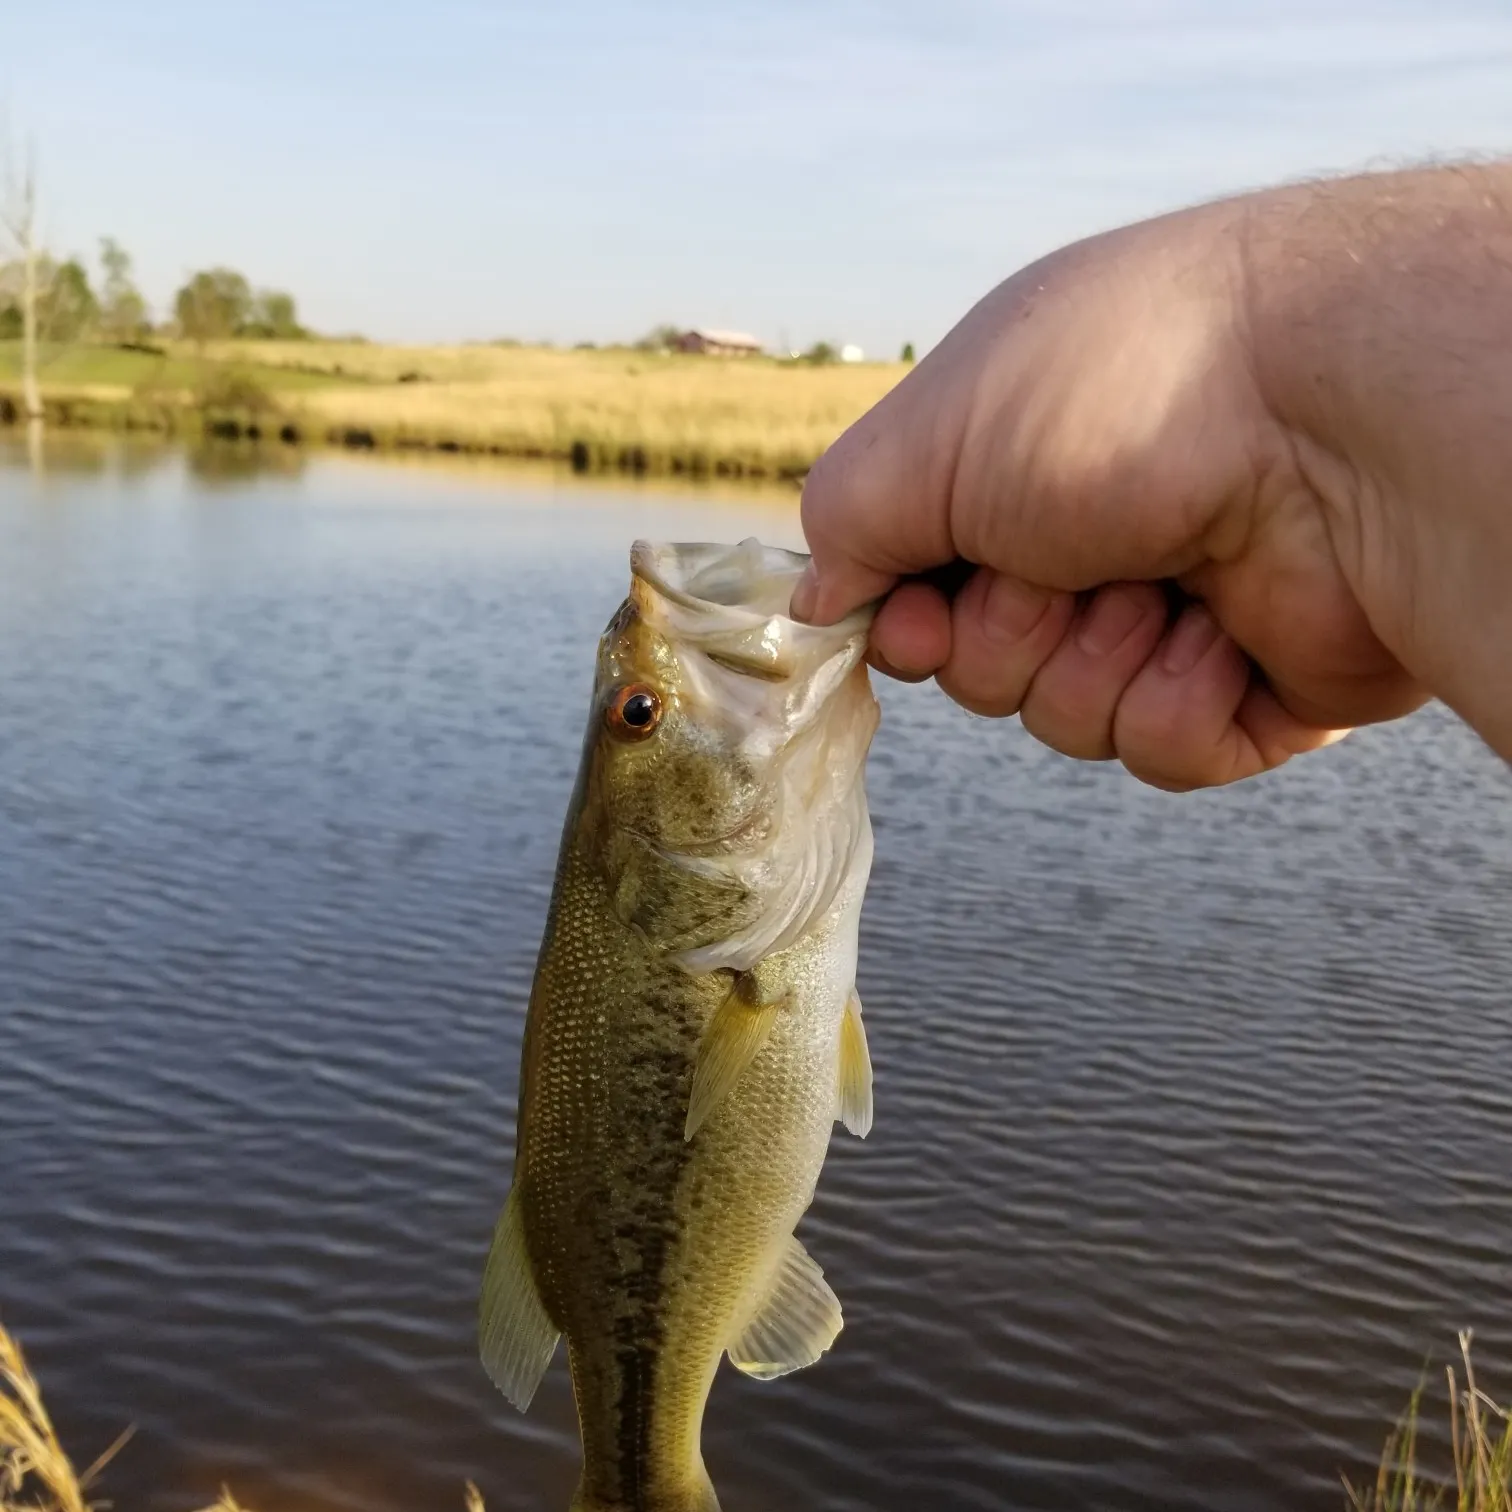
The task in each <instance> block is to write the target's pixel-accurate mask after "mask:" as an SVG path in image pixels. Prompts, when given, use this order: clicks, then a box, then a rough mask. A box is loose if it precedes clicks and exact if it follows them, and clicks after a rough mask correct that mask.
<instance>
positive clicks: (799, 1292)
mask: <svg viewBox="0 0 1512 1512" xmlns="http://www.w3.org/2000/svg"><path fill="white" fill-rule="evenodd" d="M840 1326H841V1317H840V1299H839V1298H838V1297H837V1296H836V1295H835V1294H834V1292H832V1291H831V1290H830V1288H829V1283H828V1282H827V1281H825V1279H824V1272H823V1271H822V1270H820V1269H819V1267H818V1266H817V1265H816V1264H815V1263H814V1260H813V1257H812V1256H811V1255H810V1254H809V1252H808V1251H807V1250H806V1249H804V1247H803V1246H802V1245H801V1244H799V1242H798V1241H797V1239H795V1238H793V1237H791V1236H789V1238H788V1240H787V1243H786V1247H785V1248H784V1249H783V1252H782V1259H781V1260H780V1261H779V1262H778V1264H777V1270H776V1273H775V1274H774V1275H773V1277H772V1281H771V1285H770V1287H769V1289H768V1291H767V1294H766V1296H765V1297H763V1298H762V1300H761V1302H760V1304H759V1305H758V1307H757V1308H756V1311H755V1312H754V1313H753V1314H752V1315H751V1319H750V1321H749V1322H748V1323H747V1324H746V1326H745V1327H744V1328H743V1329H742V1330H741V1331H740V1337H739V1338H737V1339H736V1340H735V1342H734V1343H733V1344H731V1345H730V1348H729V1351H728V1352H729V1356H730V1363H731V1364H732V1365H733V1366H734V1367H735V1368H736V1369H737V1370H743V1371H744V1372H745V1373H746V1374H747V1375H748V1376H755V1377H756V1379H757V1380H759V1381H771V1380H775V1379H776V1378H777V1377H778V1376H783V1375H787V1373H788V1372H789V1371H791V1370H802V1369H803V1367H804V1366H805V1365H812V1364H813V1363H814V1361H815V1360H817V1359H818V1358H819V1356H820V1355H822V1354H823V1353H824V1351H825V1350H826V1349H828V1348H829V1347H830V1345H831V1344H833V1343H834V1342H835V1336H836V1334H838V1333H839V1332H840Z"/></svg>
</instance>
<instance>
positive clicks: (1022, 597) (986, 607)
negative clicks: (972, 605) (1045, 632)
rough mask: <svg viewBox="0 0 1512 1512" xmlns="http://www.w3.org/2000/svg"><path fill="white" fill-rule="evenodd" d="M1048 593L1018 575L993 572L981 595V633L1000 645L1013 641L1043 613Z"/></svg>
mask: <svg viewBox="0 0 1512 1512" xmlns="http://www.w3.org/2000/svg"><path fill="white" fill-rule="evenodd" d="M1050 599H1051V595H1050V594H1049V593H1047V592H1046V591H1045V590H1044V589H1043V588H1036V587H1034V586H1033V584H1031V583H1025V582H1022V581H1020V580H1019V579H1018V578H1011V577H1004V576H1003V575H1002V573H1000V572H995V573H993V574H992V580H991V582H989V583H988V584H987V592H986V594H985V596H984V597H983V599H982V636H983V638H984V639H985V640H989V641H995V642H997V643H998V644H999V645H1015V644H1017V643H1018V642H1019V641H1021V640H1023V638H1024V637H1025V636H1026V635H1028V633H1029V632H1030V631H1031V630H1032V629H1034V627H1035V626H1036V625H1037V624H1039V622H1040V621H1041V620H1042V619H1043V618H1044V617H1045V610H1046V608H1048V607H1049V604H1050Z"/></svg>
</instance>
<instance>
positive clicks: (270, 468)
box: [0, 426, 309, 488]
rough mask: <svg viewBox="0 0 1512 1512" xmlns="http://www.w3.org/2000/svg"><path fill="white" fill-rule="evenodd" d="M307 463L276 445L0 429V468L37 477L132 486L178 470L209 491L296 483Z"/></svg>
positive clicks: (296, 450)
mask: <svg viewBox="0 0 1512 1512" xmlns="http://www.w3.org/2000/svg"><path fill="white" fill-rule="evenodd" d="M308 460H309V454H308V453H307V452H305V451H304V450H303V449H302V448H300V447H297V446H285V445H283V444H282V443H281V442H265V441H263V442H259V441H227V440H217V439H215V438H205V439H203V440H199V441H195V442H194V443H193V444H191V445H188V446H175V445H173V444H171V443H170V442H168V441H167V440H165V439H164V438H163V437H161V436H156V435H153V434H151V433H144V432H140V431H127V432H111V431H91V430H59V429H57V428H56V427H52V428H49V429H47V430H45V431H44V430H43V429H42V427H40V426H38V427H36V428H35V430H34V431H28V430H26V429H23V428H21V427H9V428H6V427H0V466H4V467H9V468H14V467H18V466H22V465H25V466H27V467H29V468H30V470H31V471H32V473H33V474H34V475H39V476H42V477H47V476H54V475H58V476H63V477H113V478H116V479H119V480H121V481H131V480H133V479H139V478H145V477H148V476H151V475H152V474H154V473H159V472H163V471H168V470H171V469H173V468H175V467H177V466H178V465H180V464H182V465H183V466H184V467H185V468H187V470H188V472H189V474H190V475H191V476H192V477H194V478H196V479H197V480H199V481H200V482H202V483H204V484H205V485H206V486H207V487H211V488H213V487H214V486H215V485H216V484H217V483H222V482H243V481H245V480H247V479H250V478H259V477H263V476H271V477H277V478H289V479H295V478H298V477H299V476H300V474H301V473H303V471H304V469H305V466H306V464H307V462H308Z"/></svg>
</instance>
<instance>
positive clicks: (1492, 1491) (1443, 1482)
mask: <svg viewBox="0 0 1512 1512" xmlns="http://www.w3.org/2000/svg"><path fill="white" fill-rule="evenodd" d="M1459 1345H1460V1359H1461V1361H1462V1362H1463V1368H1464V1382H1463V1385H1462V1384H1461V1381H1460V1377H1459V1374H1458V1372H1457V1371H1456V1370H1455V1368H1454V1366H1452V1365H1449V1366H1446V1367H1445V1370H1444V1373H1445V1375H1446V1376H1447V1378H1448V1383H1449V1441H1450V1458H1451V1460H1452V1466H1451V1469H1452V1477H1451V1475H1450V1474H1449V1473H1444V1474H1438V1475H1435V1474H1432V1473H1424V1472H1423V1470H1422V1469H1421V1468H1420V1466H1419V1462H1418V1426H1419V1423H1420V1421H1421V1417H1420V1413H1421V1408H1422V1399H1423V1388H1422V1387H1421V1386H1419V1387H1418V1389H1417V1391H1415V1392H1414V1393H1413V1396H1412V1400H1411V1402H1409V1403H1408V1406H1407V1411H1406V1412H1404V1413H1403V1414H1402V1417H1401V1419H1400V1420H1399V1421H1398V1423H1397V1425H1396V1427H1395V1428H1393V1429H1392V1431H1391V1433H1390V1434H1389V1435H1388V1436H1387V1439H1386V1447H1385V1449H1384V1450H1383V1452H1382V1454H1381V1464H1380V1469H1379V1470H1378V1471H1377V1472H1376V1478H1375V1480H1374V1482H1373V1483H1371V1484H1370V1485H1368V1486H1363V1487H1361V1486H1351V1485H1349V1484H1348V1483H1347V1482H1346V1484H1345V1490H1346V1492H1347V1493H1348V1497H1349V1506H1350V1509H1351V1512H1448V1509H1452V1512H1512V1419H1509V1417H1508V1413H1507V1410H1506V1409H1505V1408H1503V1407H1498V1406H1497V1404H1496V1403H1495V1402H1493V1401H1492V1400H1491V1398H1490V1397H1489V1396H1487V1395H1486V1393H1485V1392H1484V1391H1482V1390H1481V1389H1480V1387H1479V1386H1477V1385H1476V1383H1475V1367H1474V1365H1473V1364H1472V1363H1471V1360H1470V1332H1469V1330H1468V1329H1467V1330H1466V1331H1465V1332H1463V1333H1461V1334H1460V1336H1459Z"/></svg>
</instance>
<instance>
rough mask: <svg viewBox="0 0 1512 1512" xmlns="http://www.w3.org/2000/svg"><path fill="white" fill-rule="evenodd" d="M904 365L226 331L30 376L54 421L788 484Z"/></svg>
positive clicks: (7, 351) (66, 360)
mask: <svg viewBox="0 0 1512 1512" xmlns="http://www.w3.org/2000/svg"><path fill="white" fill-rule="evenodd" d="M14 346H15V343H7V342H0V426H6V427H21V428H24V427H25V419H24V406H23V405H22V402H21V383H20V370H19V352H17V351H15V350H12V349H13V348H14ZM907 371H908V366H907V365H906V364H903V363H867V364H850V365H846V364H818V365H816V364H811V363H804V362H791V361H786V360H782V359H775V358H767V357H751V358H743V359H740V360H733V359H724V358H719V357H702V356H686V355H678V354H661V353H646V352H641V351H636V350H632V349H628V348H599V349H594V350H589V351H580V350H571V351H566V350H562V349H559V348H551V347H520V346H498V345H496V346H488V347H429V348H426V347H420V348H414V347H387V346H381V345H376V344H367V343H358V342H321V341H300V342H294V341H283V342H279V341H235V342H225V343H219V344H215V343H212V344H207V345H203V346H194V345H191V344H186V343H182V342H170V343H167V344H165V345H164V346H163V347H160V348H158V347H154V348H150V349H142V348H137V347H132V348H122V347H110V346H100V345H95V346H90V345H74V346H68V347H64V346H59V347H57V348H55V349H52V350H50V351H48V352H46V353H44V361H43V363H42V366H41V370H40V376H41V381H42V382H41V386H42V395H41V397H42V406H43V424H44V426H45V427H47V428H52V429H57V430H96V431H115V432H118V433H123V434H130V433H134V432H149V433H156V434H159V435H161V436H164V437H167V438H171V439H175V440H197V439H200V438H204V437H208V438H211V439H215V440H225V441H242V440H245V441H253V442H258V443H271V444H274V445H278V446H288V447H302V446H306V445H321V446H329V447H334V448H338V449H341V450H345V451H349V452H373V453H401V452H408V453H437V454H440V455H453V456H475V457H497V458H506V459H514V460H520V461H537V462H551V463H557V464H561V465H563V466H566V467H568V468H570V469H571V470H572V471H573V472H575V473H580V474H584V475H587V474H594V473H598V474H609V473H621V474H625V475H627V476H631V477H660V476H667V477H677V476H681V477H687V478H692V479H695V480H697V479H705V478H727V479H747V478H749V479H756V480H759V481H764V482H768V483H778V484H783V485H787V486H791V485H793V484H796V483H800V482H801V481H802V480H803V478H804V477H805V475H806V474H807V473H808V471H809V469H810V468H811V467H812V466H813V464H814V462H815V461H816V460H817V458H818V457H819V456H820V455H821V454H822V453H823V452H824V450H825V449H826V448H827V447H828V446H829V445H830V443H831V442H833V441H834V440H835V439H836V437H837V436H839V435H840V433H841V432H842V431H844V430H845V429H846V428H847V427H848V426H849V425H850V424H851V423H852V422H853V421H854V420H856V419H857V418H858V417H859V416H860V415H862V414H863V413H865V411H866V410H868V409H870V408H871V406H872V405H873V404H875V403H876V402H877V401H878V400H879V399H881V398H882V397H883V395H885V394H886V393H887V392H888V391H889V390H890V389H891V388H892V387H893V386H894V385H895V384H896V383H897V382H898V381H899V380H900V379H901V378H902V377H903V375H904V374H905V373H907Z"/></svg>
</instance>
